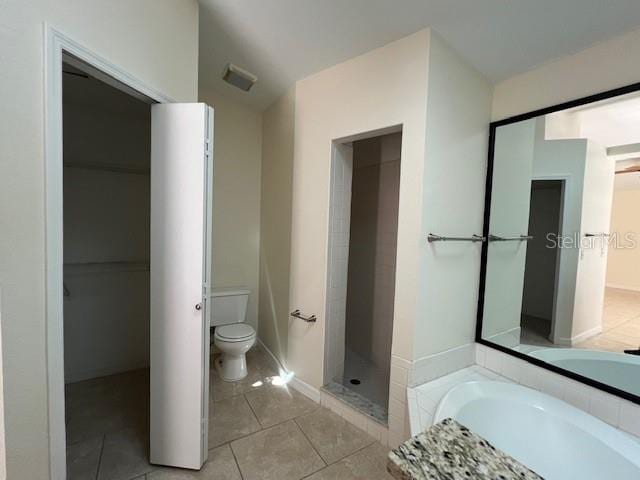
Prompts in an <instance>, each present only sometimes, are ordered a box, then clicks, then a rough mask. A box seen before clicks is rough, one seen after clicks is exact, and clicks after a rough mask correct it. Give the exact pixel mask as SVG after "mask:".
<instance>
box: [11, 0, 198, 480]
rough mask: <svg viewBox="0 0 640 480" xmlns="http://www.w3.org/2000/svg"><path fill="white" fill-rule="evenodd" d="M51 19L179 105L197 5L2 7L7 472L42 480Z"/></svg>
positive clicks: (35, 2)
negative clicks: (47, 33)
mask: <svg viewBox="0 0 640 480" xmlns="http://www.w3.org/2000/svg"><path fill="white" fill-rule="evenodd" d="M45 21H46V22H48V23H49V24H50V25H53V26H55V27H57V28H58V29H60V30H61V31H62V32H64V33H66V34H67V35H68V36H70V37H71V38H73V39H74V40H76V41H78V42H80V43H81V44H83V45H85V46H86V47H88V48H90V49H91V50H93V51H94V52H96V53H98V54H99V55H101V56H103V57H105V58H107V59H108V60H110V61H111V62H113V63H115V64H116V65H118V66H120V67H121V68H123V69H125V70H126V71H128V72H130V73H131V74H132V75H134V76H136V77H138V78H139V79H140V80H142V81H143V82H145V83H147V84H150V85H152V86H154V87H156V88H157V89H158V90H160V91H162V92H164V93H165V94H166V95H169V96H171V97H173V98H175V99H176V100H179V101H193V100H196V98H197V82H198V79H197V57H198V6H197V2H196V1H195V0H185V1H180V2H177V1H175V0H139V1H135V2H131V1H128V0H112V1H109V2H105V1H101V0H60V1H55V2H53V1H50V0H31V1H29V2H24V1H22V0H8V1H3V2H2V3H0V58H2V64H3V69H2V75H1V76H0V105H2V109H1V113H0V115H1V120H2V122H1V123H2V128H1V129H0V148H1V149H2V150H1V153H0V156H1V158H2V161H1V162H0V225H2V227H1V231H2V233H1V235H0V284H1V285H2V294H3V301H2V312H1V315H2V329H3V331H2V337H3V338H2V340H3V352H2V353H3V365H4V372H3V376H4V378H3V380H4V402H5V419H6V425H5V426H6V452H7V475H8V478H12V479H14V478H15V479H18V478H20V479H22V478H24V479H30V480H40V479H45V478H49V470H48V469H49V451H48V436H47V434H48V425H47V367H46V341H45V340H46V337H45V335H46V323H45V295H46V292H45V221H44V206H45V204H44V185H45V177H44V175H45V170H44V167H45V163H44V153H43V145H44V137H43V135H44V100H43V93H44V83H43V82H44V80H43V78H44V77H43V68H44V51H43V45H44V38H43V22H45Z"/></svg>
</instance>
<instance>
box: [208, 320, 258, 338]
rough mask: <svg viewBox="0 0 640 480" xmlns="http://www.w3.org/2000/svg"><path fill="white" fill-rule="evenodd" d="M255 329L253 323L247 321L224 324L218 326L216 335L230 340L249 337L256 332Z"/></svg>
mask: <svg viewBox="0 0 640 480" xmlns="http://www.w3.org/2000/svg"><path fill="white" fill-rule="evenodd" d="M255 333H256V332H255V330H254V329H253V327H252V326H251V325H247V324H246V323H234V324H232V325H222V326H221V327H218V328H216V335H217V336H218V337H219V338H224V339H229V340H240V339H243V338H247V337H250V336H252V335H253V334H255Z"/></svg>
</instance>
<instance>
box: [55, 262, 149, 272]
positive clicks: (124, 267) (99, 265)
mask: <svg viewBox="0 0 640 480" xmlns="http://www.w3.org/2000/svg"><path fill="white" fill-rule="evenodd" d="M148 271H149V262H148V261H145V262H139V261H138V262H135V261H122V262H86V263H81V262H76V263H65V264H64V274H65V275H83V274H91V273H110V272H148Z"/></svg>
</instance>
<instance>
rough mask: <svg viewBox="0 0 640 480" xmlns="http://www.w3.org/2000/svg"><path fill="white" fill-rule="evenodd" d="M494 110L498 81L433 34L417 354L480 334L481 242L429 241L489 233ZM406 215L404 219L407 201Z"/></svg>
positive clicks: (465, 341)
mask: <svg viewBox="0 0 640 480" xmlns="http://www.w3.org/2000/svg"><path fill="white" fill-rule="evenodd" d="M490 109H491V86H490V84H489V83H488V82H487V81H486V79H485V78H484V77H483V76H482V75H480V74H479V73H478V72H477V71H476V70H474V69H473V68H472V67H471V66H470V65H469V64H468V63H467V62H466V61H465V60H463V59H462V58H461V57H460V56H459V55H458V54H457V53H456V52H455V51H454V50H453V49H451V48H450V47H448V46H447V45H446V44H445V42H444V41H443V40H442V39H440V37H438V36H437V35H435V34H434V35H432V36H431V43H430V52H429V84H428V93H427V112H426V113H427V115H426V130H425V131H426V152H425V165H424V171H423V174H422V175H421V177H420V178H419V181H421V182H422V183H423V187H422V192H423V197H422V208H421V211H420V216H419V219H418V220H416V221H419V222H420V226H421V229H422V231H421V234H420V236H419V237H418V238H416V241H417V242H418V245H419V246H420V256H419V268H420V280H419V281H420V284H419V288H418V292H419V294H418V295H419V305H418V308H417V313H418V314H417V317H416V319H415V327H414V332H413V338H412V341H413V342H414V346H413V358H414V359H420V358H422V357H428V356H430V355H434V354H437V353H440V352H444V351H446V350H449V349H454V348H457V347H461V346H463V345H468V344H470V343H472V342H473V340H474V334H475V323H476V311H477V305H478V282H479V276H480V252H481V245H480V244H479V243H468V242H453V243H451V242H449V243H436V244H429V245H427V243H426V241H425V240H426V237H427V234H428V233H429V232H432V233H435V234H439V235H452V236H463V237H467V236H470V235H472V234H474V233H475V234H480V233H481V232H482V224H483V211H484V205H483V204H484V182H485V176H486V165H487V138H488V134H489V117H490ZM403 162H404V158H403ZM404 168H405V167H404V164H403V166H402V169H403V170H404ZM417 173H418V172H416V174H417ZM401 192H402V187H401ZM401 195H402V193H401ZM412 201H413V202H415V203H418V202H417V200H416V199H413V200H412ZM400 215H401V218H400V222H401V223H402V221H403V218H402V206H401V214H400ZM400 248H401V247H400V245H398V249H400ZM400 274H401V272H400V271H398V275H400ZM396 287H397V288H398V287H400V284H399V283H396Z"/></svg>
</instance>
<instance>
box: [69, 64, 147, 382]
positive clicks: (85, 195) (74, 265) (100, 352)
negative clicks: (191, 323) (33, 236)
mask: <svg viewBox="0 0 640 480" xmlns="http://www.w3.org/2000/svg"><path fill="white" fill-rule="evenodd" d="M63 87H64V90H63V101H64V103H63V118H64V162H65V164H66V165H68V166H67V167H65V169H64V189H63V192H64V201H63V203H64V212H63V213H64V263H65V267H64V283H65V285H66V287H67V288H68V289H69V292H70V295H69V296H68V297H65V298H64V336H65V345H64V355H65V361H64V369H65V381H66V382H67V383H70V382H76V381H80V380H85V379H88V378H94V377H99V376H103V375H110V374H114V373H118V372H123V371H127V370H133V369H136V368H143V367H148V366H149V268H148V265H149V205H150V190H149V179H150V177H149V166H150V157H151V152H150V145H151V138H150V135H151V107H150V105H148V104H146V103H144V102H142V101H140V100H137V99H134V98H133V97H131V96H129V95H127V94H125V93H123V92H120V91H119V90H117V89H115V88H113V87H109V86H107V85H105V84H104V83H101V82H99V81H97V80H94V79H85V78H82V77H76V76H71V75H64V76H63ZM91 164H94V166H96V164H97V165H99V166H105V165H111V166H116V167H125V168H130V169H137V170H131V171H129V172H126V173H125V172H123V171H119V172H114V171H105V170H97V169H85V168H77V167H78V166H85V167H86V166H91ZM132 172H135V173H132ZM102 262H136V263H139V265H138V264H137V265H126V266H125V265H115V264H110V265H109V264H108V265H92V266H87V265H86V264H88V263H102Z"/></svg>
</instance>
